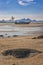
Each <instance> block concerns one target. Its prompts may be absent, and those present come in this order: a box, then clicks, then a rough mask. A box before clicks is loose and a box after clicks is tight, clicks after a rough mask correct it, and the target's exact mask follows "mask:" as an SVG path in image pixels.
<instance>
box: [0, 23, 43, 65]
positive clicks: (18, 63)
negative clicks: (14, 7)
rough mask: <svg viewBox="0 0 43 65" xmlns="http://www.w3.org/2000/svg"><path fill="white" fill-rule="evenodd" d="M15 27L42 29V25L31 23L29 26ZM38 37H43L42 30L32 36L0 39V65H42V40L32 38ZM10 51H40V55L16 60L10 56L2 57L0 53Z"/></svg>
mask: <svg viewBox="0 0 43 65" xmlns="http://www.w3.org/2000/svg"><path fill="white" fill-rule="evenodd" d="M0 25H1V26H2V25H4V26H5V25H10V26H11V25H12V26H15V25H16V24H14V23H12V24H11V23H9V24H8V23H4V24H3V23H1V24H0ZM16 26H24V27H26V26H27V27H43V24H42V23H41V24H35V23H31V24H30V25H29V24H24V25H22V24H21V25H20V24H17V25H16ZM41 29H42V28H41ZM26 30H27V29H26ZM1 32H2V31H1ZM37 34H38V35H37ZM40 35H43V29H42V31H40V32H39V31H38V32H37V31H35V32H34V33H33V34H32V35H24V36H23V35H18V36H16V37H13V36H11V37H0V65H43V38H40V39H38V38H37V39H33V38H34V37H38V36H40ZM10 49H34V50H37V51H40V52H41V53H39V54H36V55H35V56H32V57H26V58H16V57H13V56H12V55H11V56H10V55H8V56H4V55H3V54H2V52H4V51H5V50H10Z"/></svg>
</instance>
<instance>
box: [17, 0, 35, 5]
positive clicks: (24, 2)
mask: <svg viewBox="0 0 43 65" xmlns="http://www.w3.org/2000/svg"><path fill="white" fill-rule="evenodd" d="M32 2H34V0H18V3H19V4H20V5H24V6H26V5H29V4H30V3H32Z"/></svg>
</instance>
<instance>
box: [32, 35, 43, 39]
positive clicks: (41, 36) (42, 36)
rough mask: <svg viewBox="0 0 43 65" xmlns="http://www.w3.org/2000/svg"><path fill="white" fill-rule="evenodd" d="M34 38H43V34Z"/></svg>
mask: <svg viewBox="0 0 43 65" xmlns="http://www.w3.org/2000/svg"><path fill="white" fill-rule="evenodd" d="M32 39H43V35H40V36H38V37H34V38H32Z"/></svg>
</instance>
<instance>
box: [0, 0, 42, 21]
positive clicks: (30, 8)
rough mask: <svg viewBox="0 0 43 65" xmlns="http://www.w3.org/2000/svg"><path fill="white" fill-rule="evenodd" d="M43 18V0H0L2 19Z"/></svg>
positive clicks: (0, 17) (0, 16) (0, 15)
mask: <svg viewBox="0 0 43 65" xmlns="http://www.w3.org/2000/svg"><path fill="white" fill-rule="evenodd" d="M11 16H14V17H15V19H21V18H31V19H36V20H43V0H0V19H11Z"/></svg>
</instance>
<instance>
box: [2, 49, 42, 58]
mask: <svg viewBox="0 0 43 65" xmlns="http://www.w3.org/2000/svg"><path fill="white" fill-rule="evenodd" d="M39 53H41V52H40V51H37V50H33V49H12V50H5V51H3V52H2V54H3V55H4V56H8V55H12V56H14V57H16V58H26V57H28V56H29V57H32V56H34V55H36V54H39Z"/></svg>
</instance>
